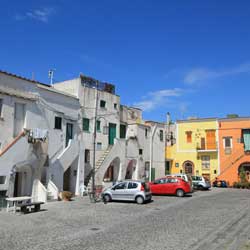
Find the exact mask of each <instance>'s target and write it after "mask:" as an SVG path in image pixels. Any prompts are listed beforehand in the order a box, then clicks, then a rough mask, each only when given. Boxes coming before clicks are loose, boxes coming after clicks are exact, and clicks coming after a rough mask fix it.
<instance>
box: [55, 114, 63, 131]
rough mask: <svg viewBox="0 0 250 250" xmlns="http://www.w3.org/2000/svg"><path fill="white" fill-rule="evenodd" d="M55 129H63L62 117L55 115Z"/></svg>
mask: <svg viewBox="0 0 250 250" xmlns="http://www.w3.org/2000/svg"><path fill="white" fill-rule="evenodd" d="M55 129H62V117H59V116H56V117H55Z"/></svg>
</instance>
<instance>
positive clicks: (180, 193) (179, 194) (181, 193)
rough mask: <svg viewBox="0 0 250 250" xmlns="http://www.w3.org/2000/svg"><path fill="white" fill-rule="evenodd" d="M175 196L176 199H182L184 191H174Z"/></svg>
mask: <svg viewBox="0 0 250 250" xmlns="http://www.w3.org/2000/svg"><path fill="white" fill-rule="evenodd" d="M176 196H178V197H183V196H184V191H183V190H182V189H178V190H177V191H176Z"/></svg>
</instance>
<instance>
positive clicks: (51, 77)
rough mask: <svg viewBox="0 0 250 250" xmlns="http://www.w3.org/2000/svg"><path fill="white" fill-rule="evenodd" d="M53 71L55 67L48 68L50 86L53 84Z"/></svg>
mask: <svg viewBox="0 0 250 250" xmlns="http://www.w3.org/2000/svg"><path fill="white" fill-rule="evenodd" d="M55 71H56V70H55V69H50V70H49V79H50V86H52V85H53V80H54V72H55Z"/></svg>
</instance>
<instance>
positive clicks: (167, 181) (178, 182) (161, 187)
mask: <svg viewBox="0 0 250 250" xmlns="http://www.w3.org/2000/svg"><path fill="white" fill-rule="evenodd" d="M149 185H150V189H151V192H152V194H174V195H176V196H178V197H183V196H184V195H185V194H187V193H191V192H192V190H191V187H190V184H189V183H188V182H186V181H184V180H183V179H182V178H178V177H163V178H159V179H156V180H155V181H154V182H150V183H149Z"/></svg>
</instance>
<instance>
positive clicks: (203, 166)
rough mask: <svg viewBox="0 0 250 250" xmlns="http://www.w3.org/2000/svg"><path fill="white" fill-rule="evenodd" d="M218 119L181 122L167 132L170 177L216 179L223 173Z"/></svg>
mask: <svg viewBox="0 0 250 250" xmlns="http://www.w3.org/2000/svg"><path fill="white" fill-rule="evenodd" d="M217 127H218V126H217V120H216V119H215V118H208V119H189V120H181V121H177V122H176V124H175V125H169V127H168V129H167V146H166V171H165V172H166V173H168V172H169V173H172V174H173V173H187V174H190V175H203V176H204V177H206V178H207V179H209V180H213V179H215V177H216V176H217V175H218V171H219V160H218V129H217Z"/></svg>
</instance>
